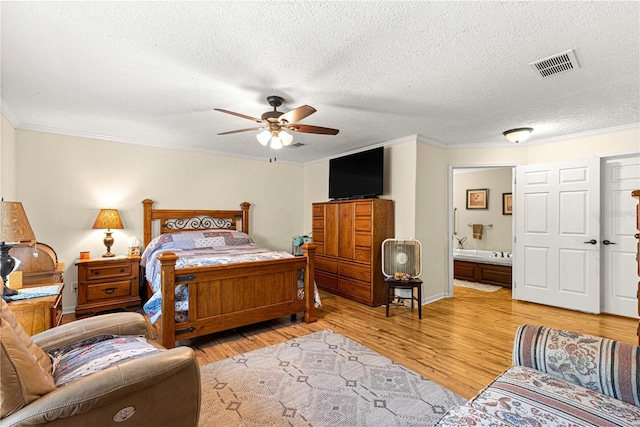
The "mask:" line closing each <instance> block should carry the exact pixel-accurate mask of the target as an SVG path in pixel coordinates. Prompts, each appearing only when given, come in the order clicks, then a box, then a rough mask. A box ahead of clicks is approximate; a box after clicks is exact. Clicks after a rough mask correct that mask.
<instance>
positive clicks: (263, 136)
mask: <svg viewBox="0 0 640 427" xmlns="http://www.w3.org/2000/svg"><path fill="white" fill-rule="evenodd" d="M256 138H258V142H259V143H260V144H262V145H264V146H265V147H266V146H267V144H268V143H269V140H270V139H271V132H269V130H267V129H265V130H263V131H262V132H260V133H259V134H257V135H256Z"/></svg>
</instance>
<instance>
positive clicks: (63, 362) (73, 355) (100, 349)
mask: <svg viewBox="0 0 640 427" xmlns="http://www.w3.org/2000/svg"><path fill="white" fill-rule="evenodd" d="M87 343H89V344H88V345H85V344H87ZM160 351H164V350H162V349H159V348H157V347H155V346H153V345H152V344H149V343H148V342H147V340H146V338H144V337H132V336H123V337H115V338H111V337H110V336H109V335H101V336H99V337H93V338H89V340H83V341H80V342H78V343H75V344H72V345H69V346H67V347H65V348H63V349H61V350H56V351H55V352H53V354H54V355H55V356H54V359H53V379H54V380H55V384H56V387H61V386H64V385H67V384H71V383H72V382H74V381H77V380H79V379H81V378H84V377H86V376H88V375H92V374H94V373H96V372H100V371H102V370H104V369H107V368H110V367H112V366H116V365H119V364H121V363H124V362H127V361H129V360H134V359H137V358H139V357H142V356H146V355H148V354H152V353H158V352H160Z"/></svg>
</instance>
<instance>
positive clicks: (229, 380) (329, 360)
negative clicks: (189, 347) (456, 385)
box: [199, 329, 466, 427]
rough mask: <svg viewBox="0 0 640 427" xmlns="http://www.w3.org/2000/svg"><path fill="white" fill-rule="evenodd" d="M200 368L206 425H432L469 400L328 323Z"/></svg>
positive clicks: (203, 422)
mask: <svg viewBox="0 0 640 427" xmlns="http://www.w3.org/2000/svg"><path fill="white" fill-rule="evenodd" d="M201 373H202V409H201V413H200V423H199V425H200V426H201V427H204V426H275V425H287V426H336V425H339V426H413V425H421V426H427V425H433V424H434V423H436V422H437V421H438V420H439V419H440V418H441V417H442V415H443V414H444V413H445V412H446V411H447V410H448V409H449V408H451V407H452V406H457V405H459V404H462V403H464V402H465V401H466V399H463V398H462V397H460V396H458V395H457V394H455V393H453V392H451V391H449V390H447V389H445V388H443V387H441V386H439V385H437V384H435V383H433V382H431V381H429V380H427V379H425V378H423V377H421V376H420V375H418V374H416V373H415V372H413V371H411V370H409V369H407V368H405V367H403V366H402V365H399V364H397V363H394V362H393V361H391V360H389V359H387V358H386V357H383V356H382V355H380V354H378V353H376V352H374V351H372V350H370V349H368V348H366V347H364V346H362V345H360V344H358V343H357V342H355V341H352V340H350V339H348V338H346V337H344V336H342V335H339V334H336V333H334V332H333V331H331V330H330V329H325V330H323V331H320V332H316V333H313V334H309V335H306V336H304V337H301V338H296V339H293V340H290V341H287V342H284V343H281V344H276V345H273V346H270V347H266V348H263V349H260V350H255V351H252V352H250V353H245V354H241V355H239V356H235V357H231V358H229V359H225V360H221V361H219V362H214V363H210V364H208V365H206V366H203V367H202V368H201Z"/></svg>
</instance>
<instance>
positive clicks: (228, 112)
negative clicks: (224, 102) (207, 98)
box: [214, 108, 260, 123]
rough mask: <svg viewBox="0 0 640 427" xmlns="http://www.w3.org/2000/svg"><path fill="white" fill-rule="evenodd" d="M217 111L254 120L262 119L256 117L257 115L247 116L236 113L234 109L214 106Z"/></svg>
mask: <svg viewBox="0 0 640 427" xmlns="http://www.w3.org/2000/svg"><path fill="white" fill-rule="evenodd" d="M214 110H216V111H220V112H222V113H227V114H231V115H232V116H237V117H242V118H243V119H247V120H251V121H252V122H258V123H260V119H256V118H255V117H251V116H245V115H244V114H240V113H234V112H233V111H229V110H223V109H222V108H214Z"/></svg>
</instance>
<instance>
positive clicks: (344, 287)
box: [338, 277, 371, 300]
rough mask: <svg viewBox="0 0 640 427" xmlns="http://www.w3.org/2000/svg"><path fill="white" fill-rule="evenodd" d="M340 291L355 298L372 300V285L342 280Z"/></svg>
mask: <svg viewBox="0 0 640 427" xmlns="http://www.w3.org/2000/svg"><path fill="white" fill-rule="evenodd" d="M338 289H339V290H340V291H342V292H346V293H348V294H349V295H353V296H355V297H360V298H364V299H365V300H369V299H371V285H368V284H362V283H358V282H356V281H354V280H349V279H344V278H342V277H341V278H340V279H338Z"/></svg>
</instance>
